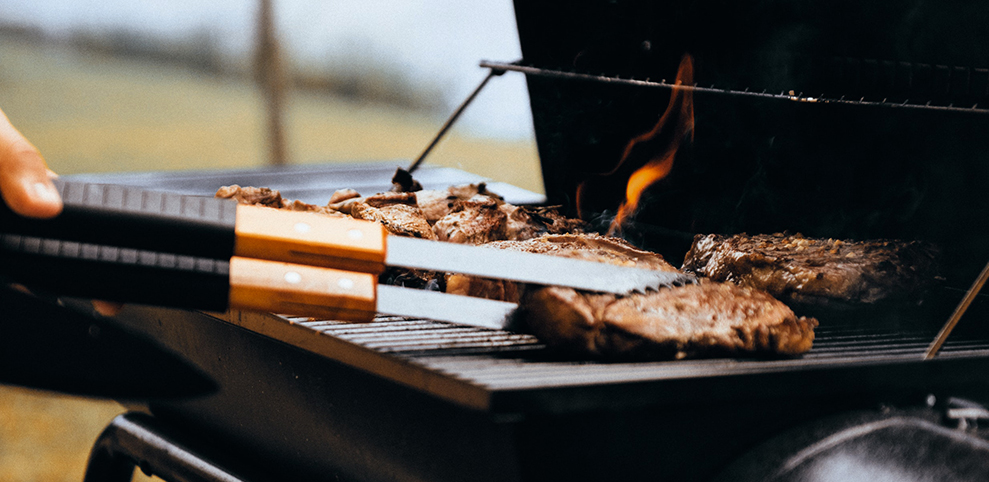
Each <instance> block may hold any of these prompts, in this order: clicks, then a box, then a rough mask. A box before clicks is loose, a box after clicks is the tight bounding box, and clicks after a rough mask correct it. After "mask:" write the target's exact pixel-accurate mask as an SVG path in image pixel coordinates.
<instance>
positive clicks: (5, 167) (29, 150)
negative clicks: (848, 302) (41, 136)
mask: <svg viewBox="0 0 989 482" xmlns="http://www.w3.org/2000/svg"><path fill="white" fill-rule="evenodd" d="M54 175H55V174H54V173H53V172H51V171H50V170H49V169H48V167H47V166H46V165H45V160H44V158H42V157H41V153H40V152H38V149H37V148H36V147H34V145H32V144H31V143H30V142H29V141H28V140H27V139H25V138H24V136H23V135H21V133H20V132H18V131H17V129H16V128H15V127H14V126H13V125H11V123H10V120H8V119H7V115H6V114H4V113H3V111H0V195H2V196H3V200H4V202H6V203H7V206H10V209H11V210H13V211H14V212H15V213H17V214H20V215H22V216H28V217H35V218H50V217H53V216H56V215H58V213H60V212H62V198H61V196H59V194H58V191H57V190H56V189H55V186H54V185H53V184H52V182H51V177H53V176H54Z"/></svg>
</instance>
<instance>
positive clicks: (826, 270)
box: [683, 233, 937, 303]
mask: <svg viewBox="0 0 989 482" xmlns="http://www.w3.org/2000/svg"><path fill="white" fill-rule="evenodd" d="M936 257H937V252H936V250H935V249H934V248H933V247H932V246H930V245H928V244H926V243H922V242H918V241H909V242H905V241H890V240H873V241H858V242H852V241H841V240H835V239H814V238H805V237H803V236H801V235H799V234H797V235H789V234H783V233H776V234H763V235H756V236H749V235H745V234H736V235H733V236H723V235H718V234H710V235H706V236H705V235H698V236H696V237H695V238H694V242H693V245H692V246H691V248H690V251H688V252H687V255H686V257H685V258H684V262H683V269H684V270H685V271H693V272H695V273H697V274H699V275H701V276H706V277H708V278H711V279H713V280H718V281H731V282H733V283H736V284H739V285H743V286H750V287H754V288H759V289H762V290H766V291H768V292H769V293H770V294H772V295H773V296H775V297H777V298H779V299H781V300H784V301H796V302H803V303H826V302H832V301H841V302H852V303H875V302H877V301H880V300H884V299H888V298H892V297H901V296H908V295H911V294H915V293H917V292H919V291H921V290H923V289H924V288H926V287H928V286H930V284H931V283H932V282H933V281H934V280H935V279H936V278H937V264H936Z"/></svg>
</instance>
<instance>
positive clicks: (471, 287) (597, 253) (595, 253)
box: [446, 234, 676, 302]
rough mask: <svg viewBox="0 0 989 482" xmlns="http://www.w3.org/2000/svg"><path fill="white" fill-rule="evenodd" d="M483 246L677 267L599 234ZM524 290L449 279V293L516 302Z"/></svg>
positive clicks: (465, 278) (502, 283) (458, 277)
mask: <svg viewBox="0 0 989 482" xmlns="http://www.w3.org/2000/svg"><path fill="white" fill-rule="evenodd" d="M483 246H486V247H491V248H498V249H508V250H513V251H525V252H529V253H541V254H551V255H554V256H562V257H565V258H577V259H583V260H587V261H600V262H604V263H611V264H617V265H621V266H630V267H637V268H644V269H655V270H660V271H676V268H674V267H673V265H671V264H670V263H667V262H666V260H665V259H663V257H662V256H660V255H659V254H656V253H653V252H649V251H642V250H640V249H638V248H635V247H634V246H632V245H631V244H628V243H627V242H625V240H623V239H620V238H612V237H606V236H601V235H599V234H548V235H544V236H541V237H538V238H533V239H528V240H525V241H495V242H491V243H487V244H484V245H483ZM521 289H522V287H521V285H520V284H519V283H515V282H512V281H504V280H488V279H482V278H477V277H474V276H465V275H461V274H449V275H447V276H446V291H447V293H454V294H460V295H467V296H475V297H481V298H489V299H493V300H502V301H511V302H517V301H519V295H520V293H521Z"/></svg>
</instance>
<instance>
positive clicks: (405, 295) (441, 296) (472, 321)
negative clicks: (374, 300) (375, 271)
mask: <svg viewBox="0 0 989 482" xmlns="http://www.w3.org/2000/svg"><path fill="white" fill-rule="evenodd" d="M516 308H518V305H516V304H515V303H507V302H504V301H494V300H486V299H484V298H471V297H467V296H458V295H450V294H446V293H440V292H437V291H426V290H417V289H411V288H401V287H398V286H387V285H378V312H379V313H383V314H388V315H398V316H408V317H412V318H426V319H430V320H437V321H448V322H450V323H458V324H461V325H473V326H480V327H483V328H493V329H496V330H500V329H502V328H505V326H506V325H507V324H508V317H509V315H511V314H512V312H513V311H515V309H516Z"/></svg>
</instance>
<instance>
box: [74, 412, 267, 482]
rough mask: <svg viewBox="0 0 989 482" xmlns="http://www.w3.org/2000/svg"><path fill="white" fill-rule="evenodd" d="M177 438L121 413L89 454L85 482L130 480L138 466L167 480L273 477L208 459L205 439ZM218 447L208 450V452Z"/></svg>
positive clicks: (237, 481)
mask: <svg viewBox="0 0 989 482" xmlns="http://www.w3.org/2000/svg"><path fill="white" fill-rule="evenodd" d="M185 437H186V441H179V440H177V439H176V436H175V434H174V431H172V433H170V431H168V430H166V429H164V428H162V427H161V426H160V424H159V423H157V422H156V421H155V420H154V419H153V418H151V417H150V416H148V415H146V414H142V413H126V414H123V415H118V416H117V417H116V418H114V419H113V421H112V422H111V423H110V425H109V426H107V427H106V428H105V429H104V430H103V432H102V433H101V434H100V436H99V438H97V439H96V443H95V444H94V445H93V449H92V451H91V452H90V454H89V462H88V465H87V467H86V474H85V476H84V478H83V481H84V482H127V481H130V480H131V479H132V478H133V474H134V468H135V467H140V468H141V470H142V471H143V472H144V473H145V474H146V475H148V476H152V475H154V476H156V477H158V478H161V479H162V480H165V481H166V482H241V481H248V480H253V481H260V480H273V479H269V478H265V479H260V478H252V479H246V478H243V477H241V476H240V475H235V474H234V473H233V472H231V471H230V470H228V469H227V468H225V467H221V466H219V465H217V464H216V463H215V462H214V461H213V460H207V459H204V458H203V456H202V455H201V452H200V451H201V450H203V441H202V440H195V439H194V440H193V441H192V442H191V446H194V447H197V448H196V449H190V442H188V441H187V440H188V434H186V435H185ZM211 452H215V450H212V451H211V450H206V453H211Z"/></svg>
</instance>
